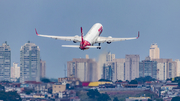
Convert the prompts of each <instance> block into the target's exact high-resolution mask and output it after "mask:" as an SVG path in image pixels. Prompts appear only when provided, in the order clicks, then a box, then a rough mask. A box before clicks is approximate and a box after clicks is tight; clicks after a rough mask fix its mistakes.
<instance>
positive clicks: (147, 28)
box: [0, 0, 180, 78]
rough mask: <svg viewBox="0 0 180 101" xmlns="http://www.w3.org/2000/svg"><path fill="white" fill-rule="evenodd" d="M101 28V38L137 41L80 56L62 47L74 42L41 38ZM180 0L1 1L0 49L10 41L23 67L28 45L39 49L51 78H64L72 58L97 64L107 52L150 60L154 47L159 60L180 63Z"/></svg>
mask: <svg viewBox="0 0 180 101" xmlns="http://www.w3.org/2000/svg"><path fill="white" fill-rule="evenodd" d="M97 22H98V23H101V24H102V25H103V28H104V29H103V32H102V34H101V36H105V37H108V36H112V37H136V36H137V32H138V31H140V38H139V39H138V40H130V41H122V42H114V43H111V44H107V43H103V44H102V45H101V46H102V49H101V50H98V49H89V50H85V51H82V50H80V49H78V48H64V47H61V45H76V44H79V43H75V44H74V43H73V42H70V41H62V40H55V39H51V38H44V37H38V36H36V34H35V30H34V29H35V28H36V29H37V31H38V33H39V34H47V35H56V36H75V35H80V27H83V31H84V34H86V33H87V32H88V30H89V29H90V28H91V27H92V26H93V24H95V23H97ZM179 39H180V0H113V1H112V0H111V1H110V0H0V45H2V43H4V42H5V41H7V43H8V44H9V45H10V47H11V54H12V55H11V61H12V63H13V62H18V63H20V48H21V46H23V45H24V44H25V43H27V42H28V41H31V42H32V43H35V44H36V45H38V46H39V47H40V56H41V59H42V60H45V61H46V65H47V68H46V70H47V71H46V76H47V77H50V78H51V77H53V78H58V77H63V76H64V64H67V61H71V60H72V59H73V58H80V57H81V58H85V55H86V54H88V55H89V57H90V58H95V59H96V60H97V59H98V56H99V55H100V54H101V53H103V52H104V51H110V52H111V53H113V54H116V58H125V55H126V54H138V55H140V60H143V59H145V57H146V56H148V55H149V48H150V46H151V44H152V43H157V44H158V47H159V48H160V57H161V58H172V59H173V60H174V59H180V54H179V53H180V45H179V44H180V40H179Z"/></svg>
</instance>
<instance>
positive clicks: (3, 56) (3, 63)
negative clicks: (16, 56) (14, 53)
mask: <svg viewBox="0 0 180 101" xmlns="http://www.w3.org/2000/svg"><path fill="white" fill-rule="evenodd" d="M10 77H11V49H10V46H9V45H8V44H7V42H5V43H3V44H2V46H0V81H3V80H5V81H10Z"/></svg>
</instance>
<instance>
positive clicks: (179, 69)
mask: <svg viewBox="0 0 180 101" xmlns="http://www.w3.org/2000/svg"><path fill="white" fill-rule="evenodd" d="M175 62H176V63H177V68H176V69H177V70H176V71H177V72H176V76H180V61H179V59H176V60H175Z"/></svg>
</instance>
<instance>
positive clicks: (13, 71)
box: [11, 62, 20, 79]
mask: <svg viewBox="0 0 180 101" xmlns="http://www.w3.org/2000/svg"><path fill="white" fill-rule="evenodd" d="M19 77H20V67H19V66H18V63H15V62H14V63H13V66H12V67H11V78H13V79H15V78H16V79H17V78H19Z"/></svg>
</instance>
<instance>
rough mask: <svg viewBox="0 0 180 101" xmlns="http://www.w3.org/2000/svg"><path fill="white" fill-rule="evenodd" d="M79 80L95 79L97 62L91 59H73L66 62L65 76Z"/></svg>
mask: <svg viewBox="0 0 180 101" xmlns="http://www.w3.org/2000/svg"><path fill="white" fill-rule="evenodd" d="M72 75H74V77H76V78H79V79H80V81H97V80H98V78H97V63H96V61H95V60H93V59H82V58H80V59H73V60H72V61H68V62H67V76H68V77H71V76H72Z"/></svg>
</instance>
